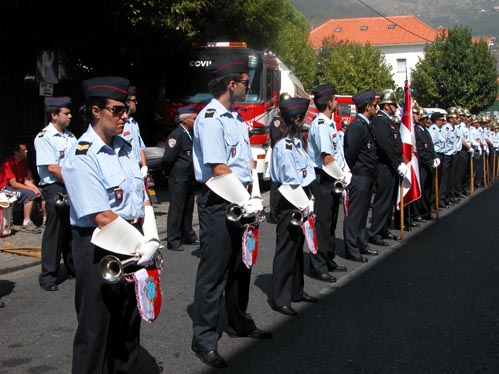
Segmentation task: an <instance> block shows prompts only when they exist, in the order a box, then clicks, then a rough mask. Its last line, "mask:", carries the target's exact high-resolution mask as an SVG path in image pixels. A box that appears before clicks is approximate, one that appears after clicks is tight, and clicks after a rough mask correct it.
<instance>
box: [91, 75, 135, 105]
mask: <svg viewBox="0 0 499 374" xmlns="http://www.w3.org/2000/svg"><path fill="white" fill-rule="evenodd" d="M129 85H130V82H129V81H128V79H126V78H121V77H96V78H91V79H87V80H86V81H83V83H82V88H83V91H84V93H85V97H86V98H87V99H88V98H89V97H94V96H96V97H105V98H108V99H114V100H117V101H123V102H125V101H126V99H127V96H128V87H129Z"/></svg>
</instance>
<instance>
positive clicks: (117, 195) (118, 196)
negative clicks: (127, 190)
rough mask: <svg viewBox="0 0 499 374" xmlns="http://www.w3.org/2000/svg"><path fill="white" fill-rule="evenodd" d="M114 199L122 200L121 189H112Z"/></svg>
mask: <svg viewBox="0 0 499 374" xmlns="http://www.w3.org/2000/svg"><path fill="white" fill-rule="evenodd" d="M114 198H115V199H116V200H117V201H121V200H123V190H122V189H121V188H115V189H114Z"/></svg>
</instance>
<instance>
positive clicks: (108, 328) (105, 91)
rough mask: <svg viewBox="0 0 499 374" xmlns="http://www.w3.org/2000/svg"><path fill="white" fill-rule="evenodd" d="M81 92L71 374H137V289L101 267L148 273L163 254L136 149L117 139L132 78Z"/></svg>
mask: <svg viewBox="0 0 499 374" xmlns="http://www.w3.org/2000/svg"><path fill="white" fill-rule="evenodd" d="M82 86H83V90H84V92H85V98H86V103H85V105H84V106H83V107H82V108H81V110H80V111H81V113H82V115H83V117H84V120H85V121H87V123H90V126H88V128H87V131H86V132H85V133H84V134H83V135H82V136H81V137H80V138H79V139H78V142H77V143H76V144H75V145H74V146H73V148H72V149H71V150H70V151H69V154H68V155H67V156H66V157H67V159H66V161H64V163H63V165H62V176H63V177H64V181H65V183H66V188H67V191H68V194H69V200H70V220H71V226H72V234H73V243H72V250H73V258H74V265H75V270H76V283H75V308H76V314H77V321H78V326H77V328H76V333H75V337H74V341H73V369H72V373H73V374H80V373H81V374H90V373H92V374H108V373H123V374H125V373H127V374H133V373H137V372H138V368H137V363H138V359H139V351H140V344H139V339H140V324H141V316H140V313H139V309H138V307H137V296H136V293H135V287H136V284H135V283H129V282H126V281H125V280H123V279H121V281H119V282H117V283H108V282H106V281H105V280H104V278H103V276H102V274H101V267H100V261H101V260H102V259H103V258H104V257H105V256H107V255H111V254H112V255H116V256H118V258H119V259H120V260H124V259H126V258H130V256H137V257H138V260H137V261H136V263H134V264H129V266H127V267H126V272H127V273H131V272H135V271H137V270H139V269H141V268H143V267H148V266H149V265H150V264H151V261H152V260H153V257H154V256H155V254H156V251H157V250H158V249H159V239H158V231H157V227H156V220H155V217H154V211H153V209H152V206H151V205H150V202H149V200H148V197H147V194H146V191H145V189H144V179H143V178H142V175H141V173H140V168H139V165H138V163H137V159H136V158H135V157H134V155H133V149H132V145H131V144H130V143H128V142H127V141H126V140H124V139H123V138H122V137H120V136H119V134H120V133H121V132H122V131H123V128H124V125H125V121H126V120H127V119H128V106H127V105H126V104H125V103H126V99H127V96H128V86H129V82H128V80H127V79H125V78H121V77H96V78H91V79H88V80H86V81H84V82H83V83H82ZM138 230H139V231H142V232H143V235H142V234H141V233H140V232H139V231H138ZM148 294H149V292H148Z"/></svg>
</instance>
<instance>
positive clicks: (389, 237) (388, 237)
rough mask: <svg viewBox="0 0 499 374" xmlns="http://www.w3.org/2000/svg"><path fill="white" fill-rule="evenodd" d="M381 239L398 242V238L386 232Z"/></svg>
mask: <svg viewBox="0 0 499 374" xmlns="http://www.w3.org/2000/svg"><path fill="white" fill-rule="evenodd" d="M381 237H382V238H383V239H389V240H395V241H397V242H399V241H400V236H397V235H394V234H392V233H391V232H390V231H387V232H386V233H384V234H382V235H381Z"/></svg>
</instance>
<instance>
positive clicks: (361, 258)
mask: <svg viewBox="0 0 499 374" xmlns="http://www.w3.org/2000/svg"><path fill="white" fill-rule="evenodd" d="M346 258H347V259H348V260H351V261H355V262H367V261H368V259H367V258H365V257H364V256H351V255H347V256H346Z"/></svg>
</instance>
